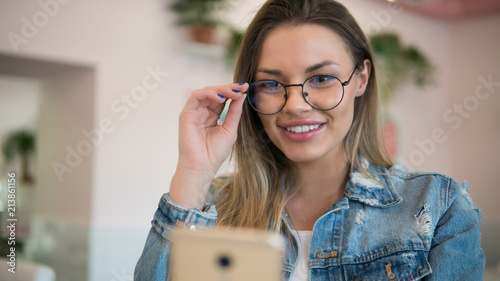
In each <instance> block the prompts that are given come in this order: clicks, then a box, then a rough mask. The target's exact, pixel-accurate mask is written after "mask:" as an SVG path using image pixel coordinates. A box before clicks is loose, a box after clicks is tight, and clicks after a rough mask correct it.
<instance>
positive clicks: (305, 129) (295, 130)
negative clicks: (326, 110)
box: [285, 125, 319, 133]
mask: <svg viewBox="0 0 500 281" xmlns="http://www.w3.org/2000/svg"><path fill="white" fill-rule="evenodd" d="M317 128H319V125H302V126H295V127H286V128H285V129H286V130H287V131H289V132H292V133H307V132H309V131H312V130H316V129H317Z"/></svg>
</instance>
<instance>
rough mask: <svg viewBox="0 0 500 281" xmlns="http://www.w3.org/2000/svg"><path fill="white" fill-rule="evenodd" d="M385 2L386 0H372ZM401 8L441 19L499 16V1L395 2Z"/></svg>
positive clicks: (423, 0) (436, 0)
mask: <svg viewBox="0 0 500 281" xmlns="http://www.w3.org/2000/svg"><path fill="white" fill-rule="evenodd" d="M374 1H378V2H387V0H374ZM395 2H399V3H400V4H401V5H402V7H403V8H405V9H409V10H412V11H415V12H417V13H421V14H424V15H427V16H431V17H435V18H442V19H458V18H469V17H475V16H481V15H488V14H494V13H497V14H500V0H395Z"/></svg>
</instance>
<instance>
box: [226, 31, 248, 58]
mask: <svg viewBox="0 0 500 281" xmlns="http://www.w3.org/2000/svg"><path fill="white" fill-rule="evenodd" d="M228 30H229V34H230V36H229V42H228V45H227V53H226V60H227V63H228V64H229V65H233V64H234V62H235V61H236V57H237V56H238V53H239V51H240V45H241V40H243V35H244V34H245V32H244V31H241V30H239V29H237V28H235V27H232V26H229V25H228Z"/></svg>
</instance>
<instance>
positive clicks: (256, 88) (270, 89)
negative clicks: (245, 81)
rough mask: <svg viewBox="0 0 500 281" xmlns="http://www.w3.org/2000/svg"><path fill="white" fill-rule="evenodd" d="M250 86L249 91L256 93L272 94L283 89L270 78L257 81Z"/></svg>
mask: <svg viewBox="0 0 500 281" xmlns="http://www.w3.org/2000/svg"><path fill="white" fill-rule="evenodd" d="M250 88H251V89H250V90H251V92H253V93H255V94H258V93H266V94H274V93H281V92H282V91H283V90H284V88H283V86H282V85H281V84H280V83H278V82H277V81H272V80H264V81H257V82H255V83H252V85H251V86H250Z"/></svg>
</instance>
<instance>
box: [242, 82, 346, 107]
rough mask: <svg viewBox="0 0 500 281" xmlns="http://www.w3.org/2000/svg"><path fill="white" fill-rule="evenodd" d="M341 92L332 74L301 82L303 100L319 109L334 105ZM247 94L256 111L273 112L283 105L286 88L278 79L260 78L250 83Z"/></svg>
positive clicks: (339, 98) (339, 99) (338, 101)
mask: <svg viewBox="0 0 500 281" xmlns="http://www.w3.org/2000/svg"><path fill="white" fill-rule="evenodd" d="M287 87H288V86H287ZM288 91H290V90H288ZM343 93H344V89H343V86H342V83H341V82H340V80H339V79H337V78H336V77H334V76H329V75H317V76H313V77H311V78H309V79H307V80H306V81H305V82H304V84H303V96H304V99H305V101H306V102H307V103H308V104H309V105H311V106H312V107H313V108H316V109H319V110H329V109H332V108H334V107H336V106H337V105H338V104H339V103H340V102H341V101H342V97H343ZM247 94H248V100H249V102H250V105H251V106H252V107H253V108H254V109H255V110H256V111H258V112H260V113H262V114H275V113H277V112H279V111H280V110H281V109H282V108H283V107H284V105H285V102H286V96H287V90H286V88H285V86H284V85H283V84H281V83H280V82H278V81H273V80H261V81H257V82H254V83H252V84H250V86H249V88H248V91H247Z"/></svg>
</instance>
